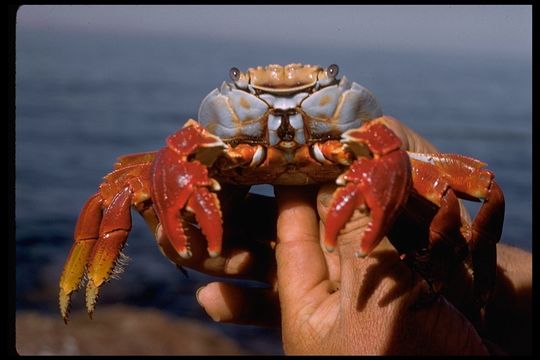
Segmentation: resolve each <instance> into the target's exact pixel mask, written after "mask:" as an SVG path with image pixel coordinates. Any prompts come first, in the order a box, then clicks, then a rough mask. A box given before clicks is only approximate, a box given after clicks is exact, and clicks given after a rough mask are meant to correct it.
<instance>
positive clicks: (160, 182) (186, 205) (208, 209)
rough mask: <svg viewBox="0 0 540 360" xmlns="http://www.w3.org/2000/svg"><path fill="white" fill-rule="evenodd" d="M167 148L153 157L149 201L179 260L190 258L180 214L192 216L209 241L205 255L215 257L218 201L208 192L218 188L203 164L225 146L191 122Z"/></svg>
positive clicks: (218, 237)
mask: <svg viewBox="0 0 540 360" xmlns="http://www.w3.org/2000/svg"><path fill="white" fill-rule="evenodd" d="M167 144H168V147H165V148H163V149H161V150H160V151H159V153H158V155H157V157H156V160H155V162H154V176H153V179H152V180H153V196H152V198H153V199H154V205H155V208H156V212H157V215H158V217H159V219H160V222H161V224H162V226H163V230H164V231H165V234H166V235H167V237H168V238H169V241H170V242H171V244H172V246H173V247H174V249H175V250H176V251H177V252H178V254H179V255H180V256H181V257H183V258H189V257H191V255H192V253H191V250H190V244H189V239H188V237H187V235H186V233H185V231H184V225H185V221H186V220H185V219H184V215H185V214H184V213H183V212H185V211H188V212H190V213H193V214H194V215H195V219H196V220H197V223H198V224H199V226H200V228H201V230H202V232H203V234H204V235H205V236H206V239H207V241H208V253H209V254H210V256H217V255H219V253H220V252H221V242H222V237H223V227H222V218H221V210H220V206H219V200H218V197H217V195H216V194H215V192H211V191H210V190H212V191H218V190H219V189H220V187H219V184H218V183H217V181H215V180H214V179H212V178H210V177H209V175H208V170H207V165H206V164H205V163H203V162H206V163H208V164H210V163H211V162H213V161H214V160H215V158H216V157H217V156H216V154H219V153H220V151H221V149H223V147H224V144H223V142H222V141H221V140H220V139H219V138H218V137H216V136H214V135H212V134H210V133H208V132H207V131H206V130H204V129H203V128H202V127H200V126H199V125H198V124H197V123H196V122H194V121H189V122H187V123H186V125H185V126H184V127H183V128H182V129H181V130H180V131H178V132H177V133H175V134H173V135H171V136H170V137H169V138H168V139H167ZM216 150H217V151H216ZM197 158H199V159H201V160H200V161H199V160H197Z"/></svg>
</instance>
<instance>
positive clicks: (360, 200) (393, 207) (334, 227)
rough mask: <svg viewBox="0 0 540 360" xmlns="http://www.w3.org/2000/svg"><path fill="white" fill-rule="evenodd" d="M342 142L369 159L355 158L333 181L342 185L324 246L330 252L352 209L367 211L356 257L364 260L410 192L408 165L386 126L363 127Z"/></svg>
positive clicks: (347, 133)
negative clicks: (370, 156)
mask: <svg viewBox="0 0 540 360" xmlns="http://www.w3.org/2000/svg"><path fill="white" fill-rule="evenodd" d="M343 142H346V143H349V144H351V145H350V146H351V147H352V148H354V147H355V146H362V147H363V149H364V152H365V147H366V146H367V149H368V150H369V151H370V152H371V153H372V155H373V158H368V157H359V158H358V159H356V160H355V161H354V162H353V163H352V165H351V166H350V168H349V170H347V172H345V173H344V174H343V175H341V176H340V177H339V178H338V179H337V181H336V182H337V183H338V185H342V186H343V187H342V188H339V189H338V190H336V192H335V193H334V196H333V199H332V203H331V205H330V209H329V211H328V215H327V219H326V230H325V240H324V243H325V246H326V248H327V249H328V250H330V251H331V250H332V249H333V248H334V247H335V245H336V238H337V235H338V233H339V231H340V230H341V229H342V228H343V226H344V225H345V224H346V223H347V222H348V220H349V219H350V217H351V216H352V213H353V212H354V210H355V209H362V208H364V207H367V208H368V209H369V210H370V211H371V221H370V223H369V224H368V226H367V228H366V230H365V232H364V234H363V235H362V239H361V240H360V247H359V250H358V252H357V253H356V255H357V256H360V257H364V256H367V255H368V254H369V253H370V252H371V251H372V250H373V249H374V248H375V246H377V244H378V243H379V242H380V241H381V239H382V238H383V236H384V235H385V233H386V231H387V228H388V227H390V226H391V224H392V223H393V222H394V220H395V218H396V216H397V214H398V210H399V209H400V207H401V206H402V205H403V204H404V203H405V202H406V201H407V197H408V193H409V188H410V176H409V172H410V163H409V159H408V157H407V154H406V152H404V151H402V150H400V146H401V141H400V140H399V138H398V137H397V136H396V135H395V134H394V133H393V132H392V131H391V130H390V129H388V128H387V127H386V126H384V125H382V124H378V123H367V124H366V125H364V126H362V127H361V128H359V129H355V130H349V131H347V132H346V133H344V134H343Z"/></svg>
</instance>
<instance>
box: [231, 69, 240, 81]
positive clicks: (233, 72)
mask: <svg viewBox="0 0 540 360" xmlns="http://www.w3.org/2000/svg"><path fill="white" fill-rule="evenodd" d="M229 76H230V77H231V80H232V81H238V80H239V79H240V70H238V68H235V67H233V68H231V70H229Z"/></svg>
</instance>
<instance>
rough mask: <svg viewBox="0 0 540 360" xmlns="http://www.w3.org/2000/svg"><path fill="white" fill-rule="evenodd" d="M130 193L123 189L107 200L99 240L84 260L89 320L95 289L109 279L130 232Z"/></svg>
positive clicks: (126, 188) (94, 300)
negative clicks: (86, 268) (86, 262)
mask: <svg viewBox="0 0 540 360" xmlns="http://www.w3.org/2000/svg"><path fill="white" fill-rule="evenodd" d="M132 196H133V193H132V190H131V189H130V187H125V188H124V189H123V190H122V191H120V192H119V193H118V194H117V195H116V196H115V197H114V198H113V199H112V201H111V203H110V204H109V206H108V207H107V208H106V209H105V211H104V213H103V220H102V222H101V227H100V229H99V238H98V240H97V242H96V244H95V245H94V247H93V248H92V253H91V254H90V259H89V261H88V270H87V276H88V283H87V284H86V309H87V311H88V314H89V315H90V317H92V314H93V312H94V307H95V304H96V300H97V296H98V294H99V288H100V287H101V285H103V283H104V282H105V281H107V280H108V279H109V278H110V275H111V274H112V272H113V269H114V267H115V265H116V263H117V261H118V258H119V256H120V251H121V250H122V248H123V246H124V244H125V242H126V240H127V237H128V235H129V232H130V231H131V211H130V210H131V203H132Z"/></svg>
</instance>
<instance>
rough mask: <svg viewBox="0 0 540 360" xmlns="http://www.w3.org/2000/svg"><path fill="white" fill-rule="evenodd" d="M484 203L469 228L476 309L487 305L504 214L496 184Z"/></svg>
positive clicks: (494, 183) (502, 196) (491, 288)
mask: <svg viewBox="0 0 540 360" xmlns="http://www.w3.org/2000/svg"><path fill="white" fill-rule="evenodd" d="M485 199H486V200H485V201H484V203H483V204H482V207H481V208H480V210H479V211H478V214H477V215H476V218H475V220H474V221H473V223H472V225H471V252H472V258H473V269H474V279H475V281H474V285H475V286H474V291H475V294H476V295H477V298H478V299H479V301H480V305H483V304H485V303H487V300H488V299H489V298H490V296H491V293H492V291H493V289H494V287H495V277H496V273H497V271H496V270H497V248H496V244H497V242H498V241H499V239H500V238H501V234H502V227H503V223H504V210H505V209H504V208H505V202H504V195H503V192H502V190H501V188H500V187H499V185H498V184H497V183H496V182H493V183H492V184H491V186H490V188H489V190H488V191H487V194H486V198H485ZM483 229H489V231H483Z"/></svg>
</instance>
